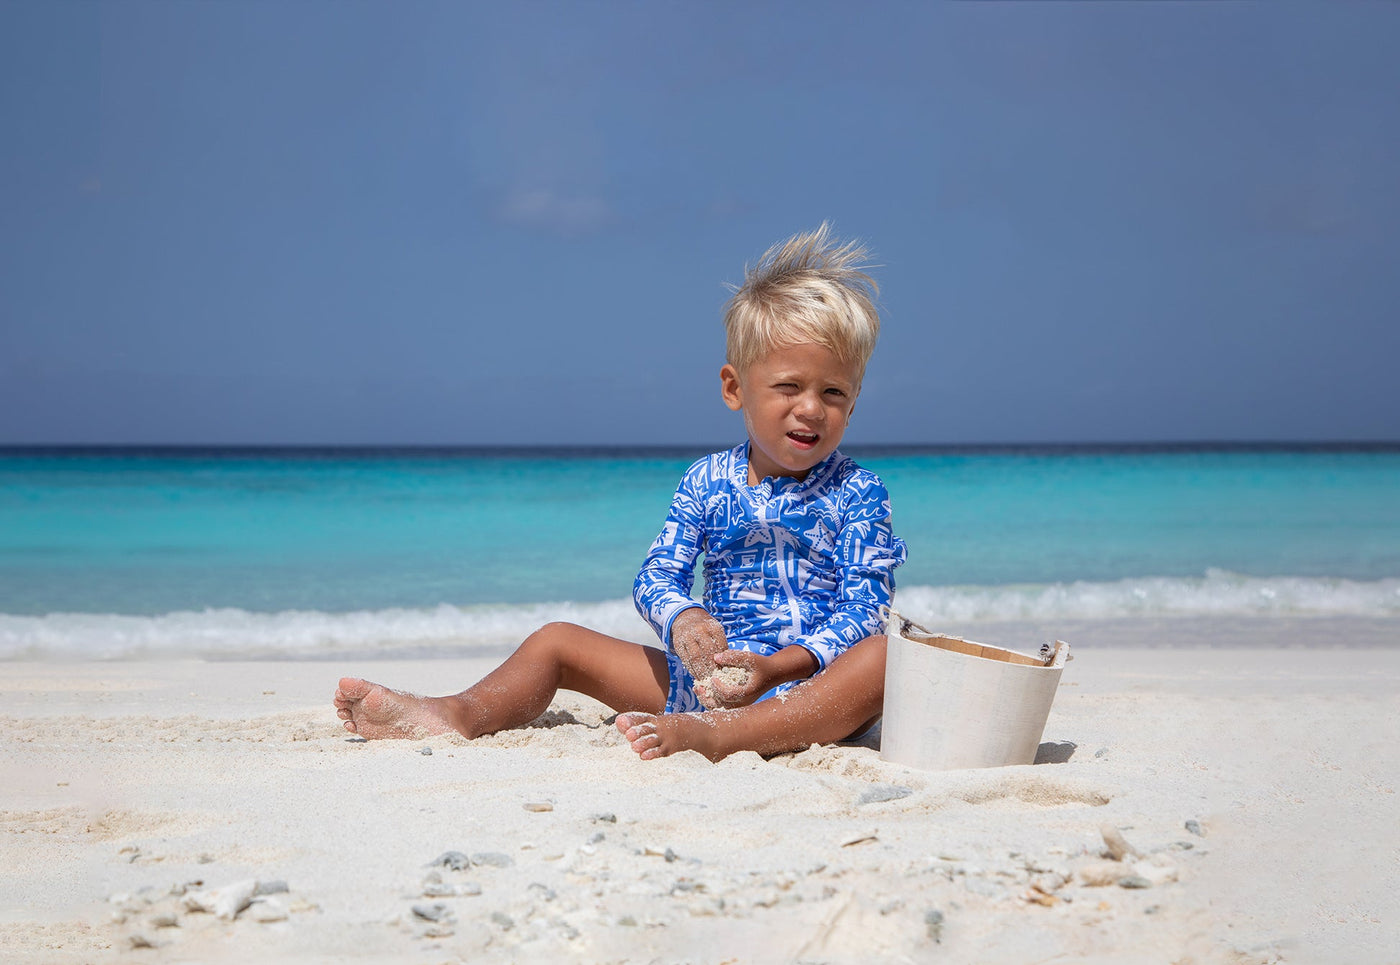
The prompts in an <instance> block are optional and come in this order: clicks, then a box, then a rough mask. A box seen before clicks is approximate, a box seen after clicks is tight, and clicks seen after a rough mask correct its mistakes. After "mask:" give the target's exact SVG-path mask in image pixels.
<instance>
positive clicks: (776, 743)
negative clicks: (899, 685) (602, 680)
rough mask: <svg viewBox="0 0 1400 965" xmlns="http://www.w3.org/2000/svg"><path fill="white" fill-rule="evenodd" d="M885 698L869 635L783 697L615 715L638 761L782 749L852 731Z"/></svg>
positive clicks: (879, 657)
mask: <svg viewBox="0 0 1400 965" xmlns="http://www.w3.org/2000/svg"><path fill="white" fill-rule="evenodd" d="M884 699H885V638H884V637H867V638H865V639H864V640H862V641H860V642H859V643H857V644H856V645H855V646H853V647H851V649H849V650H847V651H846V652H845V653H844V654H842V655H841V656H840V657H837V658H836V659H835V660H833V661H832V662H831V665H830V666H828V667H827V668H826V669H825V670H823V671H822V672H821V673H819V674H817V675H816V676H815V677H813V678H811V679H810V680H807V681H805V682H803V683H801V684H799V685H798V686H796V687H794V688H792V690H790V691H788V692H787V693H786V694H784V695H783V696H781V697H770V698H768V699H767V700H762V701H759V702H758V703H756V704H750V705H749V706H747V707H736V708H734V709H733V710H712V711H708V712H706V713H703V714H665V715H664V716H655V715H652V714H619V715H618V718H617V729H618V730H620V731H622V734H623V736H624V737H626V738H627V740H628V742H629V743H630V744H631V745H632V749H633V750H634V751H636V752H637V753H638V754H639V755H640V756H641V757H642V759H643V760H650V759H651V758H654V757H665V756H666V755H668V754H674V753H676V752H677V751H684V750H696V751H699V752H700V753H701V754H704V755H705V756H706V757H708V758H709V759H710V760H712V761H717V760H720V759H721V758H723V757H727V756H728V755H730V754H733V753H734V752H735V751H758V753H760V754H781V753H783V752H784V751H795V750H800V749H801V748H804V747H806V746H808V745H809V744H829V743H832V742H834V741H839V740H842V739H844V738H846V737H849V736H851V735H852V734H854V733H857V732H858V731H860V730H861V729H862V728H864V727H867V726H869V725H870V724H872V723H874V721H875V718H877V717H879V716H880V712H881V710H882V709H883V706H884Z"/></svg>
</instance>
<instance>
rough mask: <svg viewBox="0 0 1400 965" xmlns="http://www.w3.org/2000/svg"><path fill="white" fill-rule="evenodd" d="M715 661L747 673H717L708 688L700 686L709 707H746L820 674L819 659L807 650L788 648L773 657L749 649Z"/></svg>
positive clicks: (734, 652) (722, 654)
mask: <svg viewBox="0 0 1400 965" xmlns="http://www.w3.org/2000/svg"><path fill="white" fill-rule="evenodd" d="M713 659H714V662H715V664H716V665H717V666H718V667H720V668H721V669H722V668H724V667H735V668H738V669H740V670H742V671H743V673H742V674H732V675H731V674H720V673H715V674H714V675H713V676H711V677H710V678H709V679H708V680H706V681H704V682H703V683H704V684H705V685H706V686H701V684H700V683H697V684H696V688H695V689H696V692H697V693H698V694H699V695H700V698H701V702H702V703H704V704H705V705H706V706H707V707H743V706H746V705H748V704H751V703H753V702H754V701H755V700H757V699H758V698H759V697H761V696H762V695H763V694H765V693H767V692H768V691H769V690H772V689H773V688H774V687H776V686H778V685H779V684H785V683H787V682H788V681H790V680H805V679H806V678H808V677H810V676H812V674H814V673H816V672H817V658H816V657H814V656H812V653H811V651H809V650H807V649H806V648H805V647H796V646H793V647H784V648H783V649H781V650H779V651H778V652H777V653H775V654H773V655H772V656H771V657H765V656H762V655H760V654H757V653H749V652H748V651H747V650H726V651H725V652H724V653H721V654H716V655H715V657H714V658H713ZM707 690H708V691H709V692H708V694H707V693H706V691H707ZM706 697H708V698H709V699H708V700H707V699H705V698H706Z"/></svg>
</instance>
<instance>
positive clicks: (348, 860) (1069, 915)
mask: <svg viewBox="0 0 1400 965" xmlns="http://www.w3.org/2000/svg"><path fill="white" fill-rule="evenodd" d="M976 629H977V630H978V631H979V632H980V631H982V630H985V629H995V628H990V627H986V626H983V627H979V628H976ZM967 635H968V636H970V637H973V638H974V639H979V638H980V639H984V640H985V641H986V642H1001V641H1002V640H1003V639H1004V637H1002V636H996V637H988V636H981V637H978V636H976V635H974V633H972V632H969V633H968V634H967ZM1062 635H1064V636H1066V637H1069V634H1068V632H1065V633H1063V634H1062ZM1070 639H1073V638H1070ZM1076 656H1077V659H1076V660H1074V661H1073V662H1071V663H1070V665H1069V666H1068V667H1067V668H1066V669H1065V672H1064V675H1063V677H1062V680H1061V687H1060V690H1059V692H1058V694H1057V697H1056V701H1055V704H1054V707H1053V708H1052V710H1051V713H1050V719H1049V723H1048V725H1047V727H1046V730H1045V733H1044V735H1043V738H1042V740H1043V741H1044V742H1046V743H1050V744H1056V745H1057V746H1058V748H1059V749H1060V751H1061V753H1060V755H1059V756H1060V757H1064V756H1065V754H1064V752H1065V749H1066V745H1072V747H1069V749H1068V757H1067V760H1064V762H1063V763H1047V764H1038V765H1030V766H1025V767H1011V768H998V769H991V770H984V771H950V772H919V771H913V770H910V769H908V768H904V767H901V766H898V765H893V764H887V763H885V762H883V761H881V760H880V759H879V756H878V753H877V752H876V751H875V750H873V749H871V748H867V747H847V746H830V747H818V748H813V749H810V750H808V751H805V752H803V753H800V754H794V755H782V756H779V757H776V758H773V759H771V760H764V759H762V758H760V757H758V756H757V755H754V754H738V755H734V756H733V757H731V758H729V759H727V760H726V761H724V762H722V763H720V764H718V765H711V764H709V763H708V762H706V761H704V760H703V759H701V758H700V757H699V755H696V754H683V755H678V756H676V757H672V758H668V759H665V760H661V761H653V762H643V761H639V760H637V759H636V758H635V757H634V755H632V754H631V752H630V751H629V750H628V749H627V748H626V746H625V744H624V742H623V741H622V739H621V737H620V735H618V734H617V733H616V731H615V730H613V729H612V728H611V727H609V726H608V725H607V723H606V719H607V718H608V717H609V716H610V713H609V712H608V711H607V710H606V708H603V707H602V706H601V705H598V704H596V703H594V702H593V701H590V700H588V699H586V698H583V697H579V696H577V695H572V694H561V695H560V697H559V698H558V699H557V700H556V701H555V703H554V704H553V705H552V707H551V712H550V713H549V714H547V715H546V718H544V719H542V720H541V721H540V722H537V726H533V727H530V728H524V729H521V730H517V731H510V732H504V733H501V734H497V735H492V736H490V737H486V738H482V739H480V740H478V741H475V742H470V743H468V742H466V741H464V740H461V739H458V738H455V737H436V738H431V739H429V740H426V741H387V742H372V743H359V742H356V741H353V740H351V739H349V738H348V735H347V734H346V733H345V732H344V731H343V730H341V729H340V728H339V726H338V724H339V722H338V721H336V720H335V717H334V714H333V712H332V711H331V709H330V693H331V691H332V690H333V688H334V684H335V678H336V677H338V676H340V675H341V674H348V675H356V674H360V675H366V676H369V677H370V679H373V680H377V681H380V682H383V683H387V684H390V685H391V686H396V687H401V688H404V689H409V690H417V691H420V692H438V693H441V692H444V691H447V690H452V689H458V688H460V687H463V686H466V685H468V684H470V683H472V682H474V681H475V680H476V679H479V678H480V677H481V676H482V675H484V674H485V673H486V672H487V671H489V670H490V669H491V668H492V667H494V666H495V664H496V662H497V660H496V659H495V658H486V657H477V658H468V659H432V660H393V659H372V660H358V661H357V660H346V661H343V662H341V663H338V664H335V665H332V664H330V663H328V662H327V661H322V660H316V661H291V660H277V661H233V660H227V661H215V662H208V661H200V660H186V661H137V660H123V661H113V662H94V661H87V662H83V661H78V662H70V661H54V662H42V661H39V662H34V661H31V662H19V661H9V662H0V700H3V704H0V709H2V710H3V713H0V742H3V749H4V750H3V756H2V757H0V759H2V760H3V763H0V788H3V790H0V958H3V959H4V960H6V961H14V962H67V961H73V962H79V961H83V962H86V961H133V962H135V961H192V960H198V961H210V962H222V961H230V962H232V961H247V960H254V959H256V960H267V961H288V962H290V961H330V960H332V959H335V960H345V959H347V958H348V959H351V960H359V961H398V960H403V959H405V958H412V959H415V960H420V959H422V960H433V961H442V960H457V959H459V958H461V959H470V960H477V959H484V960H488V961H493V960H499V961H504V960H522V961H534V960H546V959H553V960H585V959H587V960H595V961H649V960H652V959H654V958H661V959H663V960H679V959H685V960H689V961H696V962H721V961H725V960H726V959H730V958H735V957H738V958H740V959H741V960H764V959H765V958H771V959H778V960H796V959H799V958H801V959H804V960H812V961H836V962H844V961H852V962H854V961H861V962H869V961H878V962H883V961H890V962H895V961H907V960H909V959H913V960H926V959H928V958H930V957H934V956H943V957H946V958H947V959H948V960H973V959H976V960H980V961H997V962H1001V961H1005V962H1013V961H1016V962H1020V961H1049V960H1054V959H1056V958H1057V957H1058V958H1060V959H1073V960H1079V961H1104V962H1109V961H1121V960H1125V959H1134V960H1143V961H1163V962H1166V961H1178V960H1183V959H1186V958H1190V959H1191V960H1193V961H1197V962H1212V961H1222V962H1224V961H1230V962H1271V961H1288V962H1293V961H1299V962H1307V961H1329V960H1345V961H1349V962H1373V961H1374V962H1382V961H1391V960H1393V956H1394V953H1393V949H1394V948H1395V947H1400V898H1397V895H1400V887H1397V886H1398V885H1400V832H1397V831H1396V830H1395V828H1394V821H1393V814H1394V808H1395V803H1396V797H1395V795H1396V788H1397V786H1400V751H1397V748H1400V651H1396V650H1384V649H1355V648H1351V649H1346V648H1341V649H1326V650H1304V649H1286V650H1278V651H1267V650H1262V649H1254V648H1250V649H1237V648H1231V649H1219V648H1194V649H1172V650H1169V649H1152V648H1142V649H1135V648H1118V649H1109V648H1096V647H1090V648H1088V649H1083V648H1081V649H1078V650H1077V651H1076ZM425 748H428V749H430V750H431V751H432V753H431V754H424V753H422V751H423V750H424V749H425ZM1188 821H1194V822H1197V824H1198V826H1199V827H1200V829H1201V830H1202V831H1203V832H1204V835H1205V836H1204V837H1201V836H1197V835H1196V834H1194V833H1193V832H1191V831H1188V830H1187V829H1186V823H1187V822H1188ZM1103 825H1109V826H1111V827H1114V828H1118V829H1120V830H1121V833H1122V834H1123V835H1124V836H1125V837H1126V838H1127V840H1128V841H1129V842H1130V843H1131V844H1132V845H1134V846H1135V847H1136V848H1138V849H1139V850H1141V851H1142V852H1143V853H1144V854H1145V855H1148V856H1152V855H1154V854H1155V855H1156V856H1157V857H1155V858H1144V859H1143V860H1142V861H1139V862H1137V863H1136V864H1135V870H1141V871H1144V872H1147V873H1150V874H1154V875H1156V874H1159V873H1158V872H1155V871H1153V870H1152V868H1151V867H1149V866H1148V864H1147V863H1146V862H1148V861H1149V860H1151V861H1157V862H1161V864H1160V865H1159V866H1160V867H1168V866H1169V867H1170V869H1171V871H1170V872H1169V873H1172V874H1175V876H1176V877H1177V879H1178V880H1176V881H1165V880H1164V881H1158V882H1154V883H1153V884H1152V886H1151V887H1147V888H1140V889H1133V888H1123V887H1119V886H1117V885H1116V884H1109V885H1106V886H1102V887H1098V886H1090V885H1087V884H1084V883H1083V881H1082V880H1081V879H1082V876H1083V874H1084V873H1085V872H1084V869H1085V868H1089V867H1090V866H1091V865H1092V864H1093V863H1095V862H1100V861H1102V859H1101V857H1100V856H1099V852H1100V851H1101V850H1102V849H1103V848H1104V841H1103V838H1102V835H1101V831H1100V828H1101V826H1103ZM1186 846H1189V847H1186ZM449 851H459V852H461V853H462V854H464V855H467V856H468V867H467V868H466V869H464V870H461V871H454V870H452V869H450V868H425V867H424V866H425V865H427V864H429V863H430V862H432V861H433V860H434V859H435V858H436V857H438V856H439V855H441V854H443V853H445V852H449ZM473 855H475V856H477V857H478V858H480V859H481V860H480V861H477V862H476V863H472V862H471V861H470V856H473ZM1165 873H1167V872H1163V874H1165ZM433 875H436V876H437V877H438V879H439V880H438V881H437V882H436V883H434V882H433V881H432V880H431V878H432V876H433ZM1055 876H1059V877H1063V878H1067V879H1069V880H1067V881H1065V882H1064V883H1062V884H1059V885H1057V886H1056V884H1055ZM251 879H256V880H261V881H264V882H266V881H270V880H280V881H285V882H286V883H287V886H288V888H289V891H288V892H287V893H286V894H282V895H280V896H278V895H273V896H269V898H276V899H277V902H276V905H277V906H279V907H281V908H282V909H283V911H285V916H284V918H282V919H281V920H276V921H270V922H260V921H258V920H256V919H255V917H254V915H255V914H257V915H266V914H267V913H268V907H271V906H269V903H268V900H267V899H260V900H259V902H257V903H256V904H255V905H254V906H253V907H252V908H250V909H249V910H247V911H245V912H243V913H242V914H240V915H239V916H238V917H237V918H236V919H235V920H232V921H224V920H220V919H217V918H216V917H215V916H214V915H212V914H201V913H196V912H187V911H185V910H183V905H182V904H181V902H182V901H183V898H181V897H180V896H172V895H170V894H169V892H170V889H171V888H172V886H175V887H179V886H184V885H186V884H187V883H189V882H193V881H196V880H198V881H202V882H203V883H204V884H203V885H202V886H200V887H203V888H219V887H222V886H226V885H230V884H233V883H236V882H238V881H242V880H251ZM1036 881H1039V882H1040V884H1041V885H1044V886H1046V887H1047V888H1048V891H1045V892H1040V894H1042V895H1043V896H1044V900H1045V901H1046V904H1041V903H1040V901H1039V900H1032V899H1028V898H1027V897H1026V895H1027V894H1028V893H1031V892H1034V891H1035V889H1034V888H1033V887H1032V883H1033V882H1036ZM143 888H148V889H150V890H148V891H146V892H145V893H144V894H143V893H142V891H141V889H143ZM190 888H191V890H197V889H195V888H194V886H190ZM434 889H436V890H438V891H442V890H443V889H447V890H453V891H456V892H457V893H453V894H449V895H446V896H433V895H428V894H425V892H429V891H433V890H434ZM112 896H117V897H118V899H119V900H117V901H115V902H113V901H111V900H109V899H110V898H111V897H112ZM147 899H151V900H150V901H149V902H147ZM435 904H441V905H443V906H445V908H444V910H443V919H442V920H440V921H437V922H430V921H428V920H426V919H424V918H421V917H420V916H418V915H416V914H415V913H414V912H413V907H414V906H415V905H417V906H424V907H426V908H428V909H431V908H432V906H433V905H435ZM163 914H174V915H175V916H176V919H177V920H178V921H179V924H178V926H175V927H154V926H153V925H152V924H151V922H152V921H153V920H156V919H157V918H159V916H160V915H163ZM115 918H124V919H125V920H124V921H121V922H118V921H116V920H114V919H115ZM717 926H718V927H717ZM133 935H140V936H141V938H142V940H148V941H150V942H151V943H152V944H154V945H155V946H156V947H154V948H134V947H132V945H131V942H132V936H133Z"/></svg>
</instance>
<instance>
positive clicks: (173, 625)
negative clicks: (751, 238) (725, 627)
mask: <svg viewBox="0 0 1400 965" xmlns="http://www.w3.org/2000/svg"><path fill="white" fill-rule="evenodd" d="M896 602H897V604H898V606H899V609H900V610H901V611H902V612H903V613H905V614H907V615H908V616H910V617H913V618H914V619H916V620H918V621H920V622H922V623H925V624H933V623H944V624H967V623H978V622H991V621H999V620H1035V621H1040V622H1045V621H1054V620H1066V621H1068V620H1100V619H1102V620H1109V619H1123V618H1143V619H1151V618H1158V617H1189V616H1218V617H1246V618H1247V617H1318V616H1335V617H1343V616H1353V617H1370V618H1382V619H1387V618H1396V619H1400V579H1384V580H1374V581H1355V580H1341V579H1314V578H1302V577H1251V576H1241V575H1239V574H1234V573H1227V572H1224V571H1221V570H1210V571H1208V572H1207V573H1206V575H1205V576H1203V577H1198V578H1167V577H1160V578H1159V577H1154V578H1145V579H1127V580H1119V581H1116V582H1108V583H1090V582H1074V583H1053V584H1031V585H1009V586H909V587H902V588H900V590H899V592H898V596H897V601H896ZM554 620H564V621H568V622H571V623H579V624H583V625H584V626H588V627H592V628H594V629H596V630H600V631H602V632H603V633H607V634H611V635H613V636H616V637H620V638H622V639H626V640H634V641H637V642H645V643H655V635H654V634H653V633H652V631H651V629H650V627H648V626H647V624H646V623H645V622H643V621H642V619H641V618H640V617H638V616H637V614H636V611H635V610H634V609H633V608H632V603H631V601H630V600H606V601H603V602H598V603H579V602H559V603H531V604H522V605H510V606H508V605H500V604H496V605H488V606H470V607H457V606H447V605H443V606H437V607H432V608H426V609H384V610H362V611H351V612H342V613H326V612H320V611H314V610H288V611H282V612H277V613H258V612H251V611H248V610H240V609H209V610H202V611H197V612H196V611H185V612H177V613H165V614H160V615H156V616H131V615H121V614H100V613H50V614H46V615H43V616H17V615H11V614H0V659H6V660H16V659H18V660H23V659H47V658H55V657H57V658H80V659H133V658H142V657H160V658H169V657H192V658H216V659H217V658H224V659H232V658H281V659H286V658H302V659H315V658H318V657H319V658H324V657H341V656H347V655H356V656H366V657H372V656H453V655H457V656H470V655H472V654H473V653H485V652H494V651H502V652H503V651H505V650H507V649H508V648H511V647H513V646H514V645H515V644H517V643H519V642H520V641H521V640H522V639H524V637H525V636H527V635H528V634H529V633H530V632H531V631H533V630H534V629H535V628H537V627H539V626H541V625H543V624H545V623H549V622H550V621H554Z"/></svg>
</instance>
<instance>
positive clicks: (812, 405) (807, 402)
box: [797, 395, 822, 419]
mask: <svg viewBox="0 0 1400 965" xmlns="http://www.w3.org/2000/svg"><path fill="white" fill-rule="evenodd" d="M821 411H822V406H821V402H820V401H819V400H818V399H817V398H816V397H815V396H811V395H803V396H802V397H800V398H799V399H798V400H797V414H798V415H800V416H802V417H804V418H807V419H815V418H816V417H817V416H818V415H819V414H820V413H821Z"/></svg>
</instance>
